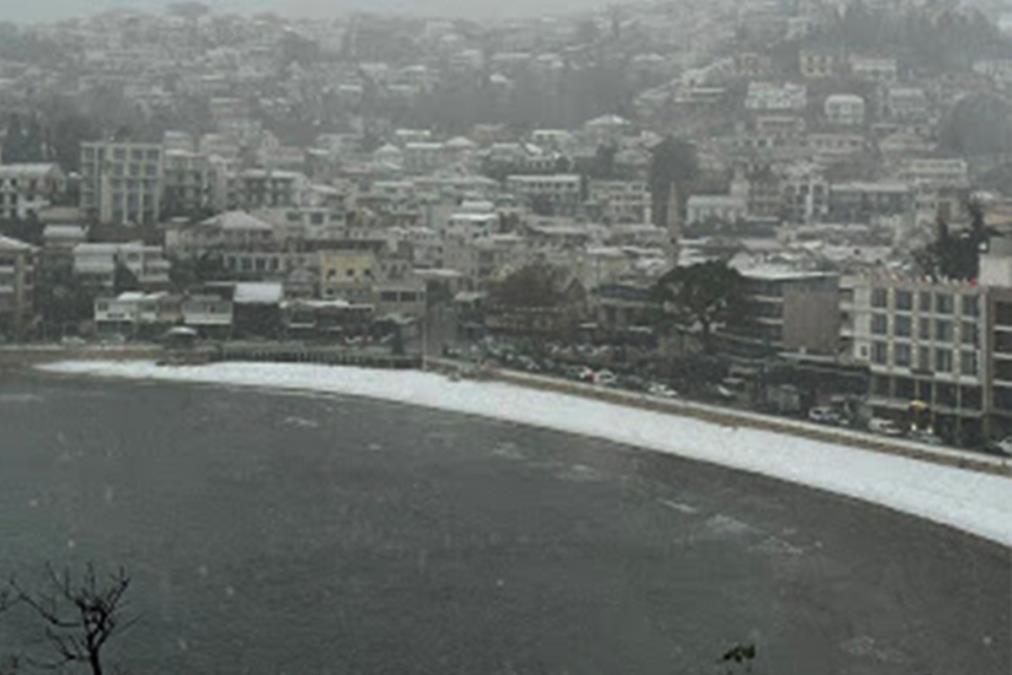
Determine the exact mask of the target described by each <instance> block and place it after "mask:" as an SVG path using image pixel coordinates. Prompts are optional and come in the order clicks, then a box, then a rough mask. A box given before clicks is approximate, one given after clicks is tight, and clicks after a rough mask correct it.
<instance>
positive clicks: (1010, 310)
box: [994, 302, 1012, 326]
mask: <svg viewBox="0 0 1012 675" xmlns="http://www.w3.org/2000/svg"><path fill="white" fill-rule="evenodd" d="M994 322H995V323H996V324H997V325H999V326H1012V303H1009V302H998V303H995V319H994Z"/></svg>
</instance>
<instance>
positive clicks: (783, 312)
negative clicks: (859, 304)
mask: <svg viewBox="0 0 1012 675" xmlns="http://www.w3.org/2000/svg"><path fill="white" fill-rule="evenodd" d="M740 271H741V274H742V276H743V277H744V278H745V291H744V292H745V296H746V299H747V303H746V304H747V306H748V308H749V316H748V317H747V320H745V321H743V322H736V323H734V324H733V325H732V326H731V327H730V328H729V331H728V335H727V337H728V338H729V340H730V342H731V343H732V344H733V345H735V349H736V351H740V352H742V353H749V354H757V355H764V354H773V353H777V352H804V353H809V354H824V355H835V354H836V351H837V345H838V336H839V319H840V317H839V311H838V310H837V308H836V302H837V297H838V295H839V275H837V274H836V273H835V272H820V271H806V270H797V269H792V268H786V267H782V266H777V265H759V266H754V267H751V268H746V269H742V270H740Z"/></svg>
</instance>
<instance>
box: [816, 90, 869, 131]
mask: <svg viewBox="0 0 1012 675" xmlns="http://www.w3.org/2000/svg"><path fill="white" fill-rule="evenodd" d="M824 111H825V114H826V120H827V121H828V122H829V123H830V124H837V125H840V126H847V127H859V126H861V125H862V124H864V115H865V103H864V99H863V98H861V97H860V96H857V95H856V94H833V95H832V96H828V97H827V98H826V103H825V106H824Z"/></svg>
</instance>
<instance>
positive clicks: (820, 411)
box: [808, 406, 843, 424]
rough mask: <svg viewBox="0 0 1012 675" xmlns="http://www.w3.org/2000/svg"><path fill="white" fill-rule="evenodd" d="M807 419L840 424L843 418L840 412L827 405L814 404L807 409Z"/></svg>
mask: <svg viewBox="0 0 1012 675" xmlns="http://www.w3.org/2000/svg"><path fill="white" fill-rule="evenodd" d="M808 419H809V420H811V421H812V422H818V423H819V424H840V423H841V422H842V420H843V418H842V416H841V415H840V413H838V412H837V411H836V410H833V409H832V408H830V407H829V406H816V407H815V408H812V409H811V410H809V411H808Z"/></svg>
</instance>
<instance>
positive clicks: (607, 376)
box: [594, 370, 618, 387]
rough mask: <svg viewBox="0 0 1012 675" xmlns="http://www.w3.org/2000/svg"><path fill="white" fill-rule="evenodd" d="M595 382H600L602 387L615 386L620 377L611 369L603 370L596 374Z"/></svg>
mask: <svg viewBox="0 0 1012 675" xmlns="http://www.w3.org/2000/svg"><path fill="white" fill-rule="evenodd" d="M594 384H599V385H601V386H602V387H613V386H615V385H616V384H618V378H617V377H616V376H615V373H613V372H611V371H610V370H602V371H599V372H598V373H597V375H595V376H594Z"/></svg>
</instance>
